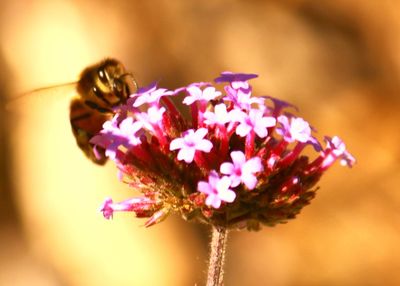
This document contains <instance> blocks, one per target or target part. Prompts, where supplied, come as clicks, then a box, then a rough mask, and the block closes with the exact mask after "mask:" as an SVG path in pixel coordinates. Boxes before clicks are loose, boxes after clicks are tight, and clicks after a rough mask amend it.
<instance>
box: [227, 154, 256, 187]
mask: <svg viewBox="0 0 400 286" xmlns="http://www.w3.org/2000/svg"><path fill="white" fill-rule="evenodd" d="M231 158H232V163H229V162H225V163H222V164H221V167H220V172H221V173H222V174H225V175H229V179H230V180H231V181H232V183H231V187H233V188H234V187H237V186H239V184H240V183H243V184H245V185H246V187H247V188H248V189H249V190H253V189H254V188H255V186H256V184H257V178H256V176H254V173H257V172H261V171H262V170H263V166H262V164H261V159H260V158H259V157H253V158H251V159H249V160H247V161H246V157H245V155H244V153H243V152H242V151H233V152H231Z"/></svg>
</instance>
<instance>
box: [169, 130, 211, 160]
mask: <svg viewBox="0 0 400 286" xmlns="http://www.w3.org/2000/svg"><path fill="white" fill-rule="evenodd" d="M207 132H208V130H207V129H206V128H199V129H197V130H196V132H195V131H194V130H193V129H189V130H187V131H186V132H185V133H184V135H183V137H181V138H176V139H174V140H172V141H171V144H170V146H169V149H170V150H171V151H173V150H177V149H180V150H179V152H178V160H179V161H181V160H184V161H185V162H186V163H191V162H192V161H193V159H194V155H195V152H196V151H197V150H198V151H203V152H206V153H208V152H210V150H211V148H212V146H213V145H212V143H211V141H210V140H207V139H204V136H206V134H207Z"/></svg>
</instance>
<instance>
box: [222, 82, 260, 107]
mask: <svg viewBox="0 0 400 286" xmlns="http://www.w3.org/2000/svg"><path fill="white" fill-rule="evenodd" d="M225 91H226V93H227V96H225V97H224V99H225V100H227V101H232V102H233V103H234V105H235V106H236V107H238V108H239V109H245V110H249V109H250V108H251V105H252V104H258V105H262V104H263V103H264V98H262V97H252V96H251V90H250V89H247V90H244V89H234V88H232V87H231V86H226V88H225Z"/></svg>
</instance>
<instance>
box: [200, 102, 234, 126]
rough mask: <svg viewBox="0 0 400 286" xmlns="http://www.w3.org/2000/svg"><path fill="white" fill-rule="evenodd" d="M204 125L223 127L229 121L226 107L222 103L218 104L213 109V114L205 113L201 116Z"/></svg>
mask: <svg viewBox="0 0 400 286" xmlns="http://www.w3.org/2000/svg"><path fill="white" fill-rule="evenodd" d="M203 116H204V118H205V120H204V123H205V124H206V125H214V124H216V125H225V123H228V122H230V121H231V118H230V116H229V113H228V112H227V111H226V105H225V104H224V103H221V104H218V105H216V106H215V107H214V112H212V111H206V112H204V114H203Z"/></svg>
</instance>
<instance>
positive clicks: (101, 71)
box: [17, 58, 138, 165]
mask: <svg viewBox="0 0 400 286" xmlns="http://www.w3.org/2000/svg"><path fill="white" fill-rule="evenodd" d="M71 84H75V85H76V92H77V95H76V96H75V97H74V98H72V100H71V102H70V107H69V120H70V123H71V129H72V133H73V135H74V137H75V139H76V143H77V144H78V146H79V148H80V149H81V150H82V151H83V152H84V153H85V155H86V156H87V157H88V158H89V159H90V160H91V161H92V162H94V163H96V164H99V165H104V164H105V163H106V161H107V157H106V156H105V154H104V150H102V149H101V148H97V149H96V153H95V152H94V149H93V145H92V144H91V143H90V139H91V138H92V137H93V136H94V135H96V134H97V133H98V132H100V130H101V129H102V126H103V123H104V122H105V121H106V120H109V119H110V118H111V117H112V116H113V114H114V111H113V109H114V107H116V106H118V105H120V104H122V103H125V101H126V100H127V98H128V97H129V95H131V94H133V93H135V92H136V91H137V88H138V87H137V83H136V81H135V79H134V77H133V75H132V74H131V73H129V72H127V71H126V69H125V67H124V66H123V64H122V63H121V62H120V61H118V60H116V59H112V58H108V59H105V60H103V61H101V62H99V63H96V64H94V65H91V66H89V67H87V68H85V69H84V70H83V71H82V73H81V74H80V77H79V80H78V81H77V82H74V83H66V84H61V85H57V86H54V87H62V86H68V85H71ZM54 87H44V88H39V89H37V90H34V91H33V92H40V91H42V90H47V89H52V88H54ZM30 93H32V92H30ZM30 93H29V94H30ZM17 99H18V98H17Z"/></svg>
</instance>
